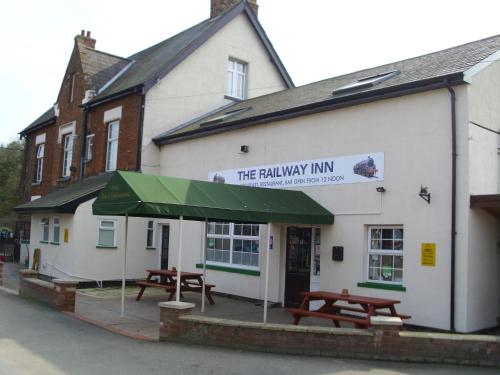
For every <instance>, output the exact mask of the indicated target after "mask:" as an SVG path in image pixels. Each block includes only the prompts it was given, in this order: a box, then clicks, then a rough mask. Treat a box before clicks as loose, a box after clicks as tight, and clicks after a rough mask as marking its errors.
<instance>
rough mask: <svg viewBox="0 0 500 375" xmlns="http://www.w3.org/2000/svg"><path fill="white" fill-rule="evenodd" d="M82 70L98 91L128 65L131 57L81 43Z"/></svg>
mask: <svg viewBox="0 0 500 375" xmlns="http://www.w3.org/2000/svg"><path fill="white" fill-rule="evenodd" d="M79 47H81V49H80V60H81V63H82V70H83V74H84V75H85V78H86V80H87V84H88V85H89V87H90V88H92V89H94V90H96V91H98V90H99V89H101V88H102V87H103V86H104V85H105V84H106V83H107V82H109V81H110V80H111V79H113V77H115V76H116V75H117V74H118V73H119V72H120V71H122V70H123V69H124V68H125V67H126V66H127V65H129V64H130V63H131V61H130V60H129V59H125V58H123V57H119V56H115V55H111V54H109V53H106V52H102V51H98V50H95V49H93V48H88V47H86V46H85V45H83V44H81V45H79Z"/></svg>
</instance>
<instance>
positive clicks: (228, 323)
mask: <svg viewBox="0 0 500 375" xmlns="http://www.w3.org/2000/svg"><path fill="white" fill-rule="evenodd" d="M179 320H184V321H189V322H196V323H202V324H211V325H216V326H225V327H234V328H254V329H263V330H268V331H282V332H302V333H323V334H328V335H350V336H373V332H372V331H370V330H366V329H356V328H333V327H332V328H330V327H317V326H299V325H293V324H273V323H266V324H264V323H257V322H245V321H241V320H230V319H219V318H209V317H204V316H196V315H183V316H180V317H179Z"/></svg>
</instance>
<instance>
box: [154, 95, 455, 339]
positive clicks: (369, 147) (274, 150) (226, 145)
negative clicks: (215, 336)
mask: <svg viewBox="0 0 500 375" xmlns="http://www.w3.org/2000/svg"><path fill="white" fill-rule="evenodd" d="M458 91H459V96H460V95H463V93H462V92H460V89H458ZM450 121H451V117H450V99H449V93H448V92H447V91H446V90H436V91H432V92H427V93H422V94H416V95H411V96H406V97H400V98H395V99H390V100H385V101H379V102H375V103H370V104H365V105H363V106H356V107H350V108H345V109H341V110H336V111H330V112H325V113H321V114H315V115H310V116H306V117H299V118H295V119H289V120H286V121H281V122H275V123H272V124H263V125H259V126H255V127H250V128H246V129H240V130H235V131H232V132H227V133H222V134H219V135H212V136H210V137H205V138H200V139H193V140H189V141H185V142H181V143H176V144H172V145H168V146H164V147H162V148H161V155H160V164H161V171H160V172H161V174H163V175H171V176H177V177H184V178H193V179H202V180H206V179H207V176H208V173H209V172H210V171H217V170H225V169H234V168H239V167H250V166H257V165H263V164H272V163H279V162H288V161H297V160H308V159H315V158H322V157H332V156H342V155H351V154H358V153H367V152H379V151H382V152H385V181H384V182H376V181H374V182H370V183H363V184H346V185H335V186H316V187H304V188H301V190H303V191H305V192H306V193H307V194H308V195H310V196H311V197H312V198H313V199H315V200H316V201H318V202H319V203H320V204H322V205H323V206H324V207H326V208H327V209H329V210H330V211H331V212H333V213H334V214H335V215H336V218H335V224H334V225H333V226H325V227H324V228H322V233H321V234H322V240H321V242H322V245H321V267H322V272H321V279H320V284H321V288H322V289H326V290H333V291H340V290H341V289H343V288H348V289H349V290H350V291H351V292H352V293H357V294H362V295H369V296H374V297H387V298H394V299H398V300H401V306H400V307H399V309H398V310H399V311H400V312H401V313H407V314H410V315H412V316H413V318H412V319H411V321H410V323H412V324H417V325H425V326H431V327H435V328H442V329H447V328H449V312H450V311H449V303H448V301H449V299H450V297H449V292H450V287H449V284H450V235H449V233H450V225H451V224H450V222H451V219H450V212H451V206H450V199H449V197H450V193H451V168H450V166H451V141H450V128H451V126H450ZM306 129H307V131H306ZM241 144H247V145H249V146H250V150H251V151H250V152H249V153H248V154H239V146H240V145H241ZM421 185H424V186H428V187H429V190H430V192H431V194H432V204H430V205H429V204H427V203H426V202H425V201H423V200H422V199H421V198H420V197H419V196H418V192H419V190H420V186H421ZM377 186H384V187H385V188H386V190H387V192H386V193H384V194H383V195H382V196H381V194H380V193H378V192H376V190H375V188H376V187H377ZM391 224H393V225H403V226H404V229H405V250H404V283H403V285H404V286H405V287H406V288H407V291H406V292H396V291H387V290H380V289H368V288H359V287H357V284H358V282H362V281H366V260H367V226H368V225H391ZM283 233H284V232H283V230H282V232H281V238H282V239H283V238H284V237H283ZM280 242H281V244H280V245H279V246H280V249H281V250H280V252H281V259H278V260H277V264H280V265H281V266H280V267H278V266H276V269H275V271H277V270H279V269H280V268H281V271H280V272H281V275H280V279H279V281H278V282H277V283H276V285H279V288H281V290H280V291H279V293H278V294H280V295H281V296H280V300H282V291H283V287H284V274H283V273H284V263H283V262H284V261H283V256H284V241H283V240H282V241H280ZM422 242H435V243H436V245H437V266H436V267H435V268H432V267H423V266H421V265H420V248H421V243H422ZM335 245H338V246H344V251H345V254H344V261H343V262H333V261H332V260H331V247H332V246H335ZM275 246H278V245H277V244H276V238H275ZM223 277H224V276H221V280H222V281H224V280H227V281H226V282H225V283H223V284H218V285H217V290H219V291H222V292H224V291H225V290H226V289H228V288H231V289H234V288H236V287H235V286H234V284H235V280H234V277H231V278H230V279H227V278H223ZM240 282H241V284H243V285H244V283H245V282H247V281H246V280H243V279H241V280H240Z"/></svg>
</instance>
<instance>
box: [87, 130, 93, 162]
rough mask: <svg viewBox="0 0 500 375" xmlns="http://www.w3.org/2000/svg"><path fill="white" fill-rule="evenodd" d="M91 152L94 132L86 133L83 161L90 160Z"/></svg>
mask: <svg viewBox="0 0 500 375" xmlns="http://www.w3.org/2000/svg"><path fill="white" fill-rule="evenodd" d="M93 153H94V134H91V135H87V149H86V150H85V161H91V160H92V154H93Z"/></svg>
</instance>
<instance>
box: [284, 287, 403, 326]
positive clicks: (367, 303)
mask: <svg viewBox="0 0 500 375" xmlns="http://www.w3.org/2000/svg"><path fill="white" fill-rule="evenodd" d="M301 295H302V296H303V297H304V298H303V300H302V303H301V305H300V307H299V308H289V309H288V311H289V312H290V313H292V315H293V324H299V322H300V319H301V318H302V317H306V316H315V317H318V318H323V319H329V320H331V321H333V323H334V324H335V327H340V322H350V323H354V325H355V326H356V328H367V327H369V326H370V317H371V316H374V315H383V316H397V317H399V318H401V319H409V318H411V317H410V316H409V315H402V314H398V313H397V311H396V307H395V305H396V304H398V303H400V301H397V300H391V299H383V298H374V297H364V296H356V295H352V294H341V293H332V292H323V291H317V292H302V293H301ZM318 300H322V301H324V303H323V305H322V306H321V307H320V308H319V309H318V310H309V302H310V301H318Z"/></svg>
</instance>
